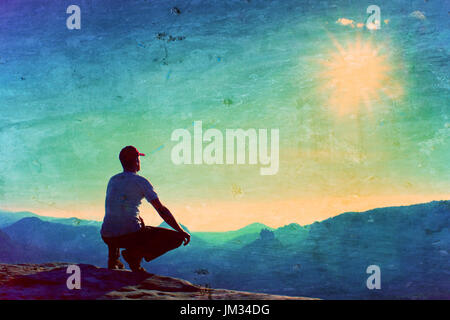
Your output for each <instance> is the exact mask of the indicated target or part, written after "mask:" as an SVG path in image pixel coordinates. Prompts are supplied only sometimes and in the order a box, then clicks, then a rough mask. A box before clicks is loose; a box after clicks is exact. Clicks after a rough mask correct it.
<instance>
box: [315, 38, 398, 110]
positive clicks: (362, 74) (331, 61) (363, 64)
mask: <svg viewBox="0 0 450 320" xmlns="http://www.w3.org/2000/svg"><path fill="white" fill-rule="evenodd" d="M333 42H334V44H335V49H334V50H333V51H332V52H330V53H329V55H328V57H327V59H326V60H321V61H320V63H321V64H322V66H323V72H322V73H321V78H322V81H323V89H324V91H326V93H327V95H328V96H329V97H330V98H329V99H330V100H329V105H330V106H331V107H332V108H334V109H335V110H336V111H337V112H338V113H339V114H351V113H354V112H356V111H358V110H359V108H360V107H361V106H365V107H366V108H367V109H368V110H369V111H371V110H372V104H371V103H372V101H375V100H378V99H379V97H380V94H381V93H385V94H387V95H388V96H392V95H393V93H392V92H391V89H392V85H391V84H392V81H391V80H392V79H391V78H390V76H389V74H390V71H391V67H390V65H389V63H388V59H387V56H386V55H383V54H381V53H380V48H379V47H375V46H374V45H373V44H372V43H371V42H369V41H365V42H364V41H362V40H361V39H360V38H358V39H357V40H356V41H354V42H350V43H348V44H347V45H341V44H339V43H338V42H337V41H336V40H334V39H333Z"/></svg>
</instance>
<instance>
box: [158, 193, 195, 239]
mask: <svg viewBox="0 0 450 320" xmlns="http://www.w3.org/2000/svg"><path fill="white" fill-rule="evenodd" d="M150 203H151V204H152V206H153V207H154V208H155V209H156V211H158V213H159V215H160V216H161V218H162V219H163V220H164V221H165V222H166V223H167V224H168V225H169V226H171V227H172V228H174V229H175V230H176V231H178V232H181V233H182V234H183V236H184V245H187V244H188V243H189V241H190V240H191V235H190V234H189V233H187V232H186V231H184V230H183V229H182V228H181V227H180V225H179V224H178V222H177V220H175V217H174V216H173V215H172V213H171V212H170V210H169V209H167V208H166V207H165V206H163V204H162V203H161V201H159V199H158V198H156V199H154V200H152V201H150Z"/></svg>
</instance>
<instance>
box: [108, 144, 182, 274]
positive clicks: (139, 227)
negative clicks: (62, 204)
mask: <svg viewBox="0 0 450 320" xmlns="http://www.w3.org/2000/svg"><path fill="white" fill-rule="evenodd" d="M139 156H145V154H143V153H139V151H138V150H137V149H136V148H135V147H133V146H127V147H125V148H123V149H122V150H121V151H120V154H119V159H120V162H121V163H122V167H123V172H121V173H119V174H116V175H115V176H113V177H112V178H111V179H110V180H109V183H108V187H107V190H106V200H105V217H104V219H103V224H102V228H101V231H100V233H101V236H102V239H103V241H104V242H105V243H106V244H107V245H108V250H109V254H108V268H109V269H123V268H124V265H123V264H122V263H121V262H120V260H119V257H120V251H119V250H120V248H125V250H123V251H122V256H123V258H124V260H125V261H126V262H127V263H128V265H129V267H130V269H131V270H132V271H134V272H145V270H144V269H143V268H142V267H141V260H142V258H145V260H146V261H150V260H153V259H155V258H157V257H159V256H160V255H162V254H164V253H166V252H167V251H170V250H173V249H175V248H178V247H179V246H180V245H181V244H182V243H183V242H184V245H187V244H188V243H189V241H190V238H191V236H190V235H189V233H187V232H185V231H184V230H183V229H182V228H181V227H180V225H179V224H178V223H177V221H176V220H175V218H174V217H173V215H172V214H171V212H170V211H169V209H167V208H166V207H165V206H163V205H162V204H161V202H160V201H159V198H158V195H157V194H156V192H155V191H154V190H153V186H152V185H151V184H150V182H149V181H148V180H147V179H145V178H144V177H142V176H139V175H138V174H137V172H138V171H139V170H140V169H141V163H140V160H139ZM143 198H145V199H146V200H147V201H148V202H150V203H151V204H152V205H153V207H154V208H155V209H156V211H157V212H158V213H159V215H160V216H161V218H162V219H163V220H164V221H165V222H166V223H167V224H168V225H169V226H171V227H172V228H173V229H175V230H176V231H174V230H169V229H166V228H159V227H150V226H145V225H144V220H143V219H142V218H141V217H140V216H139V208H138V207H139V205H140V204H141V200H142V199H143Z"/></svg>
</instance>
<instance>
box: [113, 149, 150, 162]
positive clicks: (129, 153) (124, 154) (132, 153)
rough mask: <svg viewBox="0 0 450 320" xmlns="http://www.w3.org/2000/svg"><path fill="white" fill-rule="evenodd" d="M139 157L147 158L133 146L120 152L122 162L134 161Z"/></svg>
mask: <svg viewBox="0 0 450 320" xmlns="http://www.w3.org/2000/svg"><path fill="white" fill-rule="evenodd" d="M139 156H145V154H144V153H140V152H139V151H138V149H136V148H135V147H133V146H126V147H125V148H123V149H122V150H120V153H119V159H120V161H122V160H125V161H126V160H128V159H132V160H134V159H135V158H137V157H139Z"/></svg>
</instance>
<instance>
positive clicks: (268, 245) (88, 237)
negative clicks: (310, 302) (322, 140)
mask: <svg viewBox="0 0 450 320" xmlns="http://www.w3.org/2000/svg"><path fill="white" fill-rule="evenodd" d="M449 213H450V201H434V202H430V203H424V204H417V205H412V206H403V207H387V208H378V209H374V210H370V211H366V212H347V213H343V214H340V215H338V216H335V217H333V218H329V219H327V220H324V221H321V222H315V223H313V224H311V225H307V226H300V225H298V224H296V223H292V224H289V225H286V226H283V227H280V228H276V229H274V228H270V227H267V226H265V225H264V224H260V223H254V224H251V225H249V226H246V227H244V228H242V229H239V230H235V231H228V232H191V235H192V238H191V243H190V244H189V245H188V246H186V247H184V246H181V247H180V248H178V249H176V250H174V251H171V252H169V253H167V254H166V255H164V256H162V257H160V258H158V259H156V260H154V261H151V262H149V263H143V266H144V267H145V268H146V269H147V270H149V271H150V272H152V273H157V274H162V275H167V276H171V277H176V278H183V279H186V280H187V281H190V282H192V283H194V284H198V285H204V286H208V287H215V288H224V289H230V290H240V291H253V292H255V291H257V292H262V293H270V294H278V295H289V296H310V297H318V298H324V299H404V298H406V299H430V298H443V299H448V298H450V280H449V279H450V263H449V256H448V254H449V251H450V233H449V217H450V215H449ZM16 214H17V215H16ZM0 226H2V227H1V229H0V262H5V263H43V262H61V261H64V262H67V263H84V264H94V265H97V266H100V267H104V266H105V265H106V260H107V248H106V246H105V244H104V243H103V241H102V239H101V238H100V234H99V232H100V226H101V222H98V221H88V220H80V219H76V218H67V219H66V218H52V217H42V216H38V215H35V214H33V213H29V212H20V213H12V212H4V211H1V212H0ZM161 226H163V227H168V226H167V225H166V224H162V225H161ZM186 229H187V228H186ZM369 265H377V266H379V267H380V270H381V289H380V290H369V289H368V288H367V286H366V280H367V278H368V277H369V276H370V274H367V273H366V269H367V267H368V266H369Z"/></svg>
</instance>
